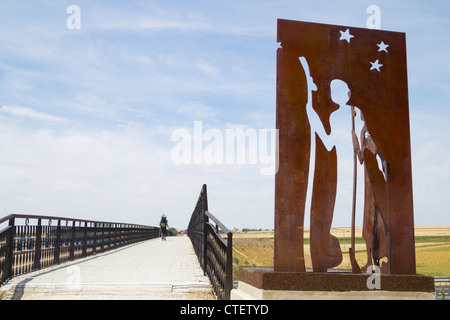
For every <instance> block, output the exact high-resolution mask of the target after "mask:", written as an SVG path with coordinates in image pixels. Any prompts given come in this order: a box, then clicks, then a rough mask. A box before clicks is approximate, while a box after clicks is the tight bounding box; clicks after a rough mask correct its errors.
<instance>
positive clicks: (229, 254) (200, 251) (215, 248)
mask: <svg viewBox="0 0 450 320" xmlns="http://www.w3.org/2000/svg"><path fill="white" fill-rule="evenodd" d="M212 222H213V223H214V224H215V225H214V224H213V223H212ZM219 229H220V230H221V231H222V232H223V233H225V234H226V235H227V238H226V241H225V239H224V238H223V237H222V236H221V235H220V233H219ZM188 236H189V238H190V239H191V242H192V245H193V247H194V251H195V253H196V254H197V257H198V259H199V262H200V265H201V267H202V269H203V271H204V272H205V274H207V275H208V277H209V279H210V281H211V284H212V286H213V289H214V293H215V294H216V296H217V297H218V298H219V299H221V300H229V299H230V292H231V289H232V287H233V234H232V232H231V231H230V230H229V229H228V228H227V227H226V226H225V225H224V224H223V223H222V222H220V220H219V219H217V218H216V217H215V216H214V215H213V214H212V213H210V212H209V211H208V197H207V191H206V185H203V188H202V191H201V192H200V196H199V198H198V200H197V203H196V205H195V208H194V212H193V213H192V216H191V220H190V222H189V226H188Z"/></svg>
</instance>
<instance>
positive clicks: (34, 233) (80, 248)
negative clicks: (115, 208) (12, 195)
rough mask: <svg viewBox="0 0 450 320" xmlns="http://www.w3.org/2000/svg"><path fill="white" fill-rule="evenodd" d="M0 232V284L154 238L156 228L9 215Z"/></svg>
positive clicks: (157, 233) (156, 234)
mask: <svg viewBox="0 0 450 320" xmlns="http://www.w3.org/2000/svg"><path fill="white" fill-rule="evenodd" d="M5 222H7V223H8V225H7V226H6V228H4V229H3V230H1V231H0V285H1V284H2V283H4V282H5V281H6V280H8V279H10V278H12V277H14V276H17V275H20V274H24V273H27V272H30V271H34V270H38V269H41V268H45V267H48V266H51V265H55V264H59V263H62V262H65V261H70V260H74V259H78V258H84V257H87V256H90V255H93V254H95V253H99V252H103V251H107V250H111V249H115V248H118V247H122V246H125V245H128V244H132V243H135V242H139V241H143V240H148V239H153V238H157V237H158V236H159V228H157V227H150V226H143V225H136V224H126V223H115V222H102V221H90V220H81V219H72V218H61V217H49V216H33V215H9V216H7V217H5V218H2V219H0V224H2V223H3V224H4V223H5Z"/></svg>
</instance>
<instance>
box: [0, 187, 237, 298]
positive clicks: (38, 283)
mask: <svg viewBox="0 0 450 320" xmlns="http://www.w3.org/2000/svg"><path fill="white" fill-rule="evenodd" d="M2 223H3V224H4V223H7V224H8V225H7V226H6V227H5V228H4V229H3V230H1V231H0V300H19V299H24V300H36V299H61V300H64V299H70V300H75V299H83V300H89V299H96V300H97V299H98V300H101V299H114V300H116V299H120V300H123V299H176V300H181V299H190V300H197V299H199V300H205V299H206V300H213V299H225V300H226V299H229V298H230V291H231V288H232V233H231V232H230V231H229V230H228V229H227V228H226V227H225V226H224V225H223V224H222V223H221V222H220V221H219V220H218V219H217V218H216V217H214V216H213V215H212V214H211V213H210V212H209V211H208V200H207V190H206V185H204V186H203V187H202V190H201V192H200V195H199V198H198V200H197V203H196V205H195V208H194V211H193V213H192V216H191V220H190V222H189V226H188V230H187V233H188V237H186V236H184V237H183V236H181V237H180V236H177V237H175V236H169V237H167V239H166V241H161V238H160V237H159V235H160V232H159V228H158V227H155V226H143V225H136V224H128V223H117V222H104V221H91V220H82V219H73V218H65V217H50V216H33V215H9V216H7V217H4V218H3V219H0V224H2ZM219 229H220V230H222V234H225V235H226V237H223V236H221V235H220V234H219Z"/></svg>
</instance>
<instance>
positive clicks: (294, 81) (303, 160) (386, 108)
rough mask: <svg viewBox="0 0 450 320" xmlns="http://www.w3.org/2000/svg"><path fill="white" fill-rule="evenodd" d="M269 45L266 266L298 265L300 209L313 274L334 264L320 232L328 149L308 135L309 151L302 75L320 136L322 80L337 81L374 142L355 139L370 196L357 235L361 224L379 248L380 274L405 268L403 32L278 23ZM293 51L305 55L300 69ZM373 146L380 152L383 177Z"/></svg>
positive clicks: (327, 213)
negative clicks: (272, 88)
mask: <svg viewBox="0 0 450 320" xmlns="http://www.w3.org/2000/svg"><path fill="white" fill-rule="evenodd" d="M345 35H350V36H351V37H347V38H345ZM346 39H348V40H346ZM278 42H280V48H279V49H278V51H277V129H279V161H280V163H279V170H278V173H277V175H276V178H275V184H276V186H275V255H274V268H275V271H277V272H281V271H289V272H297V271H305V262H304V252H303V228H304V216H305V214H311V255H312V260H313V263H314V260H316V263H315V265H316V267H315V268H314V269H315V271H324V270H326V268H327V267H333V266H336V265H337V264H338V263H339V261H340V249H339V248H338V246H337V239H336V238H334V237H333V236H331V235H330V233H329V230H330V227H331V220H332V216H333V208H334V202H335V200H334V197H335V195H336V191H335V190H333V189H334V188H335V184H336V183H335V181H334V176H335V173H334V171H335V170H336V164H335V163H334V161H335V160H334V159H333V157H335V156H334V155H333V152H334V151H333V149H332V150H331V151H328V150H327V149H326V148H323V147H322V145H321V140H320V138H318V137H316V138H315V139H316V140H315V142H316V143H315V145H316V149H315V150H310V148H311V128H310V124H309V119H308V115H307V110H306V104H307V102H308V90H309V89H308V82H307V77H308V76H310V77H311V78H312V79H313V81H314V83H315V84H316V86H317V88H316V89H317V90H315V91H312V95H311V96H310V99H311V102H312V105H313V108H314V111H315V112H316V113H317V115H318V117H319V118H320V120H321V123H322V125H323V128H324V130H325V132H326V133H327V134H330V133H331V131H332V130H333V128H332V127H331V126H330V121H329V120H330V115H331V113H332V112H334V111H335V110H337V109H338V108H339V106H338V105H337V104H335V103H334V102H333V101H332V99H331V90H330V84H331V81H332V80H334V79H340V80H342V81H344V82H345V83H346V84H347V86H348V89H349V91H350V93H351V95H350V99H349V101H348V102H347V105H348V106H349V107H348V108H349V110H350V106H354V107H355V109H357V110H359V111H360V113H361V114H362V115H363V117H364V124H365V127H366V130H367V131H368V132H369V133H370V139H371V143H372V144H373V145H375V146H376V148H375V152H374V151H373V148H372V149H371V148H370V147H369V145H368V144H367V143H366V144H365V143H364V141H363V142H362V143H361V141H362V139H363V138H361V137H360V138H359V140H360V141H359V143H360V146H358V147H356V144H355V149H356V150H357V151H358V156H359V159H360V160H361V161H362V164H361V163H359V162H358V165H362V166H364V172H365V174H366V177H365V180H366V181H367V183H368V184H369V185H368V187H367V188H370V189H369V191H370V193H371V197H366V198H368V199H369V198H370V199H371V200H367V201H368V203H367V206H372V209H368V208H366V209H365V211H366V215H367V217H364V219H365V221H366V223H365V232H366V236H367V232H368V230H369V229H370V230H371V231H370V230H369V231H370V232H372V234H371V235H369V236H367V239H368V243H369V247H370V246H373V245H374V243H375V245H376V248H375V249H373V248H372V250H375V251H376V254H377V255H379V254H383V253H384V254H386V252H387V256H388V257H387V258H388V263H387V265H385V266H384V270H385V272H387V273H392V274H415V253H414V221H413V198H412V178H411V176H412V173H411V151H410V128H409V107H408V85H407V67H406V40H405V34H404V33H399V32H388V31H381V30H369V29H362V28H353V27H346V26H335V25H326V24H316V23H307V22H299V21H290V20H278ZM384 44H385V45H388V46H384ZM300 57H303V59H306V61H307V63H308V66H309V70H308V71H309V75H308V74H307V73H308V72H307V70H305V68H304V66H303V65H302V63H301V61H300V60H299V58H300ZM349 112H350V111H349ZM350 117H351V116H349V121H350ZM356 135H359V132H357V133H356ZM356 135H355V136H356ZM313 138H314V134H313ZM349 143H350V144H352V141H350V142H349ZM310 153H314V154H315V158H316V163H315V165H316V167H315V174H314V176H315V178H314V181H313V195H312V205H311V208H305V202H306V194H307V188H308V175H309V168H310V163H309V162H310ZM374 153H375V154H378V155H380V157H382V159H383V162H384V165H385V167H383V170H384V174H385V177H386V178H385V177H384V176H383V173H382V172H381V171H380V169H379V167H378V164H377V162H376V158H375V155H374ZM337 161H339V159H337ZM358 187H359V188H364V186H358ZM369 191H368V192H369ZM370 201H372V204H370ZM375 211H376V213H375ZM375 217H376V218H375ZM350 219H351V212H349V221H350ZM375 220H376V221H375ZM380 220H381V221H380ZM373 230H376V231H373ZM374 238H375V240H376V241H375V242H374ZM377 257H378V256H377Z"/></svg>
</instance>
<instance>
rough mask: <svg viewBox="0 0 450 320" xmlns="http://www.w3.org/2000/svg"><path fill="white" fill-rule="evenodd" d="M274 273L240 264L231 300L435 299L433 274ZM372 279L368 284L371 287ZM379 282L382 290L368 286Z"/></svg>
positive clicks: (271, 270) (262, 268) (269, 269)
mask: <svg viewBox="0 0 450 320" xmlns="http://www.w3.org/2000/svg"><path fill="white" fill-rule="evenodd" d="M376 276H378V277H379V278H378V279H375V278H374V277H373V276H372V278H370V279H369V277H371V275H369V274H353V273H350V272H345V271H335V272H328V273H313V272H299V273H297V272H275V271H274V270H273V268H265V267H241V268H240V269H239V286H238V289H234V290H232V291H231V299H232V300H434V292H435V291H434V279H433V277H427V276H421V275H376ZM368 280H369V286H368ZM372 280H374V282H376V281H378V284H379V285H380V289H376V288H374V289H369V287H370V284H371V283H372Z"/></svg>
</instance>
